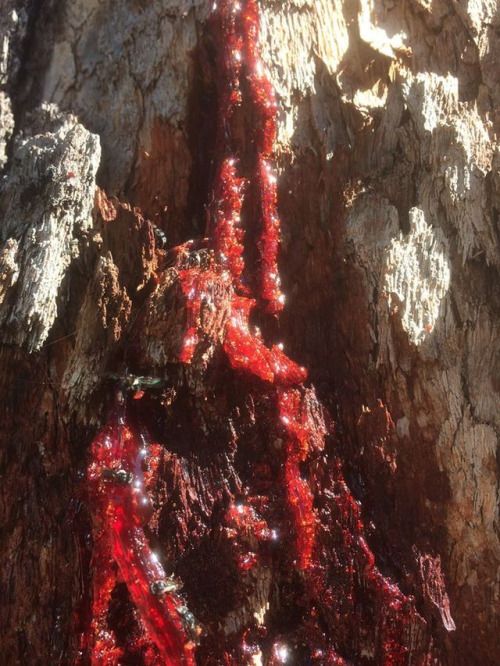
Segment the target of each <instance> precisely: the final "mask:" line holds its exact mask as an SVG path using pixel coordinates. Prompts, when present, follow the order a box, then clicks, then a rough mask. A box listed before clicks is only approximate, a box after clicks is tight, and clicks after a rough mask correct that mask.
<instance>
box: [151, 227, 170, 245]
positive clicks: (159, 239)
mask: <svg viewBox="0 0 500 666" xmlns="http://www.w3.org/2000/svg"><path fill="white" fill-rule="evenodd" d="M153 233H154V235H155V241H156V247H157V248H158V249H159V250H165V249H166V247H167V245H168V240H167V234H166V233H165V232H164V231H163V229H160V227H157V226H156V225H155V224H154V225H153Z"/></svg>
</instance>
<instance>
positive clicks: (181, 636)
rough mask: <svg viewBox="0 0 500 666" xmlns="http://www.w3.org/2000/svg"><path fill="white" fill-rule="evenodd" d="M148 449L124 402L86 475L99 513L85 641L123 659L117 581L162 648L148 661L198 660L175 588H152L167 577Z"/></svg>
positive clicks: (107, 656)
mask: <svg viewBox="0 0 500 666" xmlns="http://www.w3.org/2000/svg"><path fill="white" fill-rule="evenodd" d="M147 455H148V449H147V438H146V435H145V434H144V433H141V434H139V433H137V432H136V431H135V430H134V429H133V428H132V427H130V425H129V424H127V419H126V412H125V409H124V408H117V410H116V412H115V413H114V414H113V415H112V416H111V418H110V421H109V423H108V425H107V426H106V427H105V428H104V429H103V430H102V431H101V432H100V433H99V434H98V436H97V437H96V439H95V440H94V442H93V443H92V446H91V462H90V465H89V468H88V482H89V494H90V498H91V501H92V508H93V517H94V553H93V572H94V579H93V606H92V625H91V632H90V635H89V637H88V638H87V645H86V646H85V647H87V648H88V650H89V651H90V660H91V663H92V664H96V665H97V664H117V663H119V658H120V657H121V655H122V651H121V649H120V648H118V647H117V646H116V642H115V637H114V635H113V633H112V632H111V631H110V630H109V629H108V617H107V616H108V611H109V604H110V599H111V593H112V591H113V589H114V587H115V584H116V582H117V581H123V582H124V583H125V584H126V585H127V589H128V592H129V594H130V597H131V599H132V601H133V603H134V605H135V607H136V609H137V611H138V615H139V618H140V622H141V624H142V625H143V628H144V631H145V634H146V635H147V637H148V639H149V641H151V643H152V644H153V645H154V646H155V648H156V650H153V651H150V652H149V659H147V661H148V663H150V664H152V663H162V664H172V665H174V664H183V665H185V666H193V665H194V663H195V661H194V656H193V655H194V647H195V645H194V642H193V640H192V638H191V637H190V636H189V631H188V630H187V629H186V627H185V625H184V620H183V617H182V615H181V613H180V612H179V609H181V611H182V609H183V608H184V607H185V604H184V601H183V600H182V598H181V597H180V596H179V595H178V594H176V593H173V592H168V593H167V592H165V593H162V594H155V593H154V591H153V590H154V586H155V584H157V583H158V581H165V580H166V579H167V576H166V574H165V571H164V569H163V566H162V565H161V563H160V561H159V558H158V556H157V555H156V554H155V553H153V552H152V551H151V548H150V546H149V543H148V540H147V538H146V535H145V533H144V523H145V519H146V517H147V514H148V502H149V500H148V498H147V496H146V494H145V490H144V474H143V465H144V464H145V461H146V457H147ZM113 474H114V475H115V477H114V476H113ZM117 474H121V475H124V474H126V475H129V477H128V478H129V479H130V481H127V482H122V481H120V480H117V479H116V475H117ZM119 478H121V477H119ZM139 640H140V639H139Z"/></svg>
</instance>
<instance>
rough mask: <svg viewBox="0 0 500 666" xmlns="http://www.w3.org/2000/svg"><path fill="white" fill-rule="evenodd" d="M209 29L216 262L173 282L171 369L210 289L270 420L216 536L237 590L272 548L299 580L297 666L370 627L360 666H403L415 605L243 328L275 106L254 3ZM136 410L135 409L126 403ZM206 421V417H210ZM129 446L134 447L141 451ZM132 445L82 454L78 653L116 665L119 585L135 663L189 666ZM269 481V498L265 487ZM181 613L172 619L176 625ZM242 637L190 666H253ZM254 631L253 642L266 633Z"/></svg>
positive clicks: (300, 376)
mask: <svg viewBox="0 0 500 666" xmlns="http://www.w3.org/2000/svg"><path fill="white" fill-rule="evenodd" d="M216 26H217V29H216V35H217V38H218V40H219V44H218V46H219V55H218V95H219V106H218V109H219V110H218V112H219V118H218V136H217V142H216V144H217V159H218V160H219V163H218V168H217V169H216V171H215V177H214V183H213V189H212V195H211V197H210V198H209V205H208V222H207V232H208V236H209V238H208V246H209V248H210V249H211V250H213V255H214V257H215V260H213V261H212V260H211V262H210V263H209V266H204V267H200V266H198V267H195V268H189V269H184V270H181V271H179V283H180V286H181V290H182V293H183V296H184V298H185V302H186V313H187V314H186V317H187V321H186V331H185V335H184V340H183V345H182V348H181V350H180V352H179V360H180V362H181V363H191V362H192V361H193V359H194V356H195V353H196V350H197V349H198V348H199V345H200V343H202V342H203V332H202V326H201V318H202V308H203V307H204V306H207V305H208V306H209V307H215V306H214V304H213V303H211V301H210V298H209V297H208V294H209V292H210V285H211V284H213V282H214V280H220V279H223V280H224V281H226V285H227V286H228V287H229V289H228V291H229V292H230V293H232V294H233V296H232V300H231V307H230V314H229V316H228V317H227V321H226V324H225V329H224V334H223V340H222V349H223V351H224V354H225V357H226V360H227V365H228V366H229V368H231V369H232V370H233V371H234V373H235V377H237V378H238V381H240V382H241V385H242V386H243V387H244V388H243V389H242V390H244V391H248V392H249V393H250V394H252V391H253V392H254V395H255V396H256V397H258V399H259V400H260V401H261V403H263V404H265V405H267V407H266V409H268V411H269V414H271V421H270V422H269V424H268V429H269V430H270V431H271V432H272V437H271V440H272V439H274V446H275V453H274V454H273V455H272V456H271V459H272V460H271V461H268V462H262V463H261V464H260V466H259V464H258V463H255V466H254V469H253V478H254V479H255V480H256V483H257V484H258V486H259V488H260V491H259V492H260V493H261V494H260V495H259V497H255V498H246V499H245V500H244V501H243V500H242V501H241V502H233V503H231V504H230V505H229V507H228V508H227V510H226V512H225V514H224V517H223V519H222V526H223V529H224V534H225V535H226V536H227V537H228V538H229V540H230V543H231V544H232V545H231V548H232V550H231V552H232V557H233V561H234V564H235V566H236V569H237V571H238V572H239V575H240V577H242V578H243V579H244V580H246V578H245V577H247V578H248V576H251V575H252V572H253V571H254V570H256V568H257V567H259V566H261V565H262V563H263V562H265V558H266V557H268V556H266V555H265V552H266V551H265V549H264V550H262V549H261V546H262V544H268V546H269V544H272V543H274V544H275V547H277V548H280V547H281V549H282V552H281V554H280V558H281V560H282V561H283V562H285V563H287V566H291V567H292V568H293V570H294V571H295V572H296V574H297V575H298V576H299V577H300V580H301V581H302V582H303V586H304V592H303V599H302V604H303V607H304V608H306V609H307V612H306V611H304V617H303V618H302V622H303V626H302V629H301V630H300V632H299V633H298V634H297V635H296V641H297V642H302V645H307V646H308V648H309V653H308V657H307V659H306V661H305V662H304V663H308V664H309V663H310V664H321V665H322V666H327V665H332V666H341V665H344V664H346V665H347V664H348V663H351V662H350V661H349V659H344V658H343V657H342V656H340V654H339V649H338V645H339V644H341V645H343V646H344V647H345V646H349V645H350V643H349V640H348V639H347V638H345V637H346V636H348V635H349V632H350V631H352V625H353V623H355V624H356V623H357V624H359V623H360V622H361V623H362V622H363V621H364V619H365V620H366V619H367V618H369V624H370V626H371V627H372V628H373V627H374V632H375V638H374V639H373V640H372V644H373V643H375V648H373V649H374V653H373V654H372V656H371V657H370V660H368V661H365V660H364V657H363V658H362V659H363V660H362V661H360V663H363V664H364V663H376V664H381V665H382V666H403V665H404V664H408V663H410V658H411V645H412V638H411V635H412V632H413V631H414V627H415V620H416V618H418V616H417V613H416V611H415V606H414V603H413V600H412V599H411V598H408V597H406V596H405V595H404V594H402V592H401V591H400V590H399V588H398V587H397V585H395V584H394V583H392V582H391V581H390V580H389V579H388V578H387V577H384V576H383V575H382V574H381V572H380V571H379V569H378V568H377V566H376V564H375V557H374V554H373V552H372V551H371V549H370V547H369V545H368V543H367V540H366V535H365V529H364V525H363V521H362V519H361V510H360V505H359V503H358V502H357V501H356V500H355V499H354V497H353V495H352V494H351V492H350V490H349V488H348V486H347V484H346V482H345V480H344V477H343V474H342V469H341V466H340V463H338V461H337V462H331V463H329V465H330V466H329V467H328V469H327V471H326V473H325V472H324V471H323V473H320V471H318V470H320V469H321V466H319V465H316V466H314V463H315V461H316V462H317V461H318V460H320V458H321V456H323V455H324V452H325V445H326V437H327V435H328V432H327V428H326V427H325V426H324V421H322V419H320V418H317V416H315V415H314V413H313V412H312V411H311V409H312V407H311V404H315V405H317V400H316V399H315V398H314V399H311V395H313V393H314V392H313V390H312V389H308V388H306V387H305V386H304V383H305V382H306V380H307V371H306V370H305V369H304V368H303V367H301V366H299V365H298V364H296V363H295V362H294V361H292V360H291V359H290V358H289V357H288V356H287V355H286V354H285V353H284V351H283V349H282V347H281V346H280V345H269V344H267V343H266V341H265V339H264V338H263V336H262V335H261V334H260V332H259V331H258V329H257V328H255V327H254V326H253V324H252V321H251V320H252V314H253V312H254V310H256V309H261V311H263V312H266V313H270V314H273V315H275V314H276V313H278V312H279V311H280V310H281V309H282V307H283V303H284V298H283V295H282V293H281V290H280V280H279V274H278V267H277V258H278V251H279V239H280V222H279V218H278V213H277V184H276V178H275V176H274V173H273V170H272V166H271V158H272V152H273V150H274V144H275V140H276V113H277V104H276V99H275V95H274V91H273V89H272V86H271V83H270V81H269V78H268V76H267V75H266V74H265V69H264V67H263V64H262V62H261V60H260V56H259V46H258V36H259V13H258V4H257V2H256V1H255V0H246V1H244V2H242V3H241V4H240V3H239V2H234V1H230V0H222V1H219V3H218V8H217V11H216ZM242 76H246V78H247V83H248V88H249V90H250V99H249V100H248V103H249V104H251V105H253V111H254V115H256V117H257V120H256V125H255V128H254V130H253V132H254V136H253V145H254V147H255V155H254V165H255V167H254V173H253V176H252V178H253V186H254V188H255V191H256V192H257V193H258V200H259V207H260V216H261V219H260V232H259V234H258V235H257V237H256V238H251V237H250V235H249V234H245V232H244V223H243V221H242V211H243V198H244V190H245V182H244V180H243V178H242V177H241V176H240V175H239V174H238V162H237V159H236V157H237V156H235V155H233V152H232V151H233V145H232V136H231V132H232V130H231V121H232V117H233V114H234V112H235V109H236V108H237V107H238V106H239V105H241V104H242V103H244V102H245V100H244V99H243V95H242V92H241V90H242V87H241V85H240V81H241V77H242ZM250 242H255V243H256V247H257V249H258V254H259V257H260V263H259V279H258V280H257V281H256V282H255V281H253V284H256V289H255V293H250V289H249V288H248V287H244V285H243V276H244V272H245V264H244V250H245V244H248V243H250ZM250 282H252V281H250ZM255 387H257V388H255ZM136 397H138V398H141V397H142V395H137V394H136ZM217 408H218V407H217V405H214V410H217ZM140 437H142V442H139V439H140ZM144 442H147V437H146V435H145V434H144V433H142V434H141V433H139V434H138V433H137V432H136V431H135V430H134V428H133V427H132V426H131V425H130V424H128V423H127V420H126V418H125V415H124V412H122V416H121V417H120V416H118V415H117V412H116V411H115V412H114V413H113V415H112V417H111V419H110V422H109V424H108V425H107V426H106V427H105V428H104V429H103V430H102V431H101V433H100V434H99V435H98V436H97V438H96V439H95V441H94V443H93V445H92V447H91V462H90V466H89V474H88V478H89V488H90V497H91V502H92V513H93V519H94V556H93V558H94V559H93V561H94V566H93V571H94V587H93V589H94V593H93V606H92V623H91V631H90V634H89V637H87V642H86V646H87V649H88V650H90V652H91V657H92V663H94V664H116V663H119V660H120V658H121V656H122V649H121V647H120V646H118V645H117V644H116V640H115V637H114V635H113V632H112V631H110V630H109V628H108V621H107V613H108V606H109V603H110V597H111V593H112V591H113V589H114V587H115V584H116V582H117V581H123V582H124V583H125V584H126V586H127V588H128V591H129V594H130V597H131V600H132V601H133V604H134V606H135V608H136V610H137V614H138V617H139V620H140V624H141V625H142V628H143V631H144V635H143V637H142V638H141V639H140V641H142V643H141V644H142V645H143V646H146V647H147V650H146V648H145V649H144V650H143V662H144V663H145V664H155V663H162V664H194V663H195V656H194V652H195V645H194V642H193V636H192V629H193V627H192V626H191V631H190V627H189V626H187V625H186V611H187V609H186V608H185V605H184V601H183V599H182V598H181V597H180V596H179V594H178V593H177V592H175V591H174V592H168V593H164V594H162V595H156V594H153V592H152V587H153V586H154V583H155V582H156V581H158V580H163V579H165V572H164V570H163V567H162V566H161V564H160V563H159V559H158V557H157V556H155V555H154V554H153V553H152V551H151V548H150V546H149V544H148V540H147V538H146V534H145V532H144V529H143V526H144V521H145V515H146V514H147V507H146V510H145V507H144V506H143V505H144V504H146V505H147V502H148V498H147V490H148V487H149V486H150V485H151V484H153V482H154V478H155V476H156V468H155V467H154V466H150V467H149V471H147V472H146V475H144V470H143V467H142V466H143V463H144V459H145V458H144V456H145V455H146V456H147V455H148V453H147V450H148V449H151V446H152V445H148V446H146V449H145V444H144ZM155 446H159V445H155ZM145 450H146V453H144V451H145ZM141 451H142V453H141ZM157 459H158V456H157V455H156V456H152V461H153V462H154V460H157ZM330 460H332V459H330ZM276 463H278V465H279V470H280V471H279V473H278V475H277V476H276V477H273V472H272V469H271V468H272V465H273V464H275V465H276ZM110 469H111V470H118V469H121V470H125V471H126V472H130V473H131V474H133V475H134V480H138V481H139V483H140V487H137V488H136V487H134V485H133V484H127V485H124V486H120V485H117V484H116V483H113V482H111V481H110V480H109V478H106V471H107V470H110ZM323 469H324V468H323ZM276 481H278V483H279V485H280V488H276V487H274V485H273V484H274V483H275V482H276ZM266 492H267V493H268V494H269V497H267V496H266V495H265V493H266ZM271 494H272V495H273V497H274V498H276V497H281V498H282V502H283V506H282V511H281V512H278V513H277V514H276V515H278V516H279V517H278V518H276V519H275V522H274V526H273V527H271V525H272V523H270V522H269V519H268V518H264V517H263V515H264V514H266V515H270V516H271V517H273V516H274V515H275V514H273V513H272V511H271V510H270V506H271V505H272V504H273V502H272V501H271V499H270V496H271ZM273 501H274V502H275V501H276V499H274V500H273ZM316 505H317V506H316ZM326 526H328V528H327V527H326ZM280 544H281V546H280ZM261 551H262V552H261ZM263 553H264V554H263ZM263 558H264V559H263ZM268 563H269V561H268ZM365 605H366V606H367V607H368V608H369V609H370V610H369V611H367V613H368V615H363V612H364V611H363V608H364V606H365ZM179 609H183V613H184V617H183V616H182V613H180V612H179ZM321 613H322V614H323V616H324V617H323V620H321V618H320V615H321ZM188 617H189V615H188ZM191 617H192V616H191ZM325 617H327V618H328V622H329V625H328V626H334V627H335V636H336V638H335V639H332V637H331V636H329V635H328V632H326V631H325V630H324V626H325V624H324V622H325V620H324V618H325ZM419 619H420V621H421V622H423V620H421V618H419ZM367 623H368V622H367ZM250 631H251V630H250V628H249V629H248V630H245V631H243V632H242V634H241V639H240V641H239V644H238V646H237V647H234V646H233V647H228V648H227V649H226V648H224V649H223V650H221V651H220V654H223V658H222V661H218V662H215V661H211V660H210V659H209V660H207V661H203V660H202V661H199V663H207V664H212V663H224V664H247V663H253V662H251V659H252V658H253V655H256V654H258V653H259V652H260V651H261V645H260V638H259V636H258V635H251V633H250ZM262 631H263V634H262V635H265V630H264V628H262ZM266 639H267V644H268V646H269V647H268V648H267V662H266V663H268V664H283V663H287V662H288V659H289V657H290V647H289V645H287V641H286V637H283V636H280V635H276V636H269V635H268V636H267V638H266ZM138 640H139V639H138ZM269 641H272V642H271V643H269ZM356 649H357V653H358V655H360V654H362V653H363V647H362V646H361V647H359V646H358V647H357V648H356ZM352 650H354V648H352ZM293 663H301V662H299V661H297V662H295V661H293ZM354 663H356V662H354ZM412 663H413V662H412ZM416 663H419V664H421V665H423V664H431V663H432V660H431V658H430V657H429V660H427V657H425V659H424V660H422V659H421V660H420V661H418V662H416Z"/></svg>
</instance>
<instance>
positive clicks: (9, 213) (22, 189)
mask: <svg viewBox="0 0 500 666" xmlns="http://www.w3.org/2000/svg"><path fill="white" fill-rule="evenodd" d="M99 159H100V147H99V139H98V138H97V137H96V136H95V135H93V134H90V133H89V132H87V130H85V129H84V128H83V127H82V125H80V124H79V123H78V122H77V121H76V118H74V117H72V116H69V117H64V116H63V115H62V114H60V113H59V112H58V111H57V109H56V107H53V106H52V107H51V106H44V107H42V108H41V109H40V110H39V112H38V113H37V114H36V116H35V117H34V122H33V124H31V126H30V131H29V133H26V134H25V135H24V136H22V137H17V138H16V142H15V145H14V151H13V155H12V160H11V166H10V169H9V173H8V176H7V178H6V180H5V182H4V183H3V187H2V191H1V195H0V196H1V202H0V205H1V207H2V210H3V212H4V221H3V225H2V228H1V232H0V233H1V236H0V242H2V243H3V247H4V250H3V253H2V254H3V257H4V260H3V262H4V265H5V266H6V270H8V275H7V276H6V277H7V279H8V281H9V282H8V283H7V282H5V283H4V284H3V287H2V292H3V293H2V298H1V304H0V326H1V327H2V339H3V341H4V342H7V343H11V344H16V345H18V346H20V347H23V346H25V347H26V348H27V349H28V350H29V351H37V350H39V349H40V347H41V346H42V344H43V343H44V342H45V340H46V339H47V337H48V335H49V333H50V330H51V328H52V325H53V323H54V321H55V319H56V317H57V307H58V303H59V306H60V307H63V306H64V303H65V298H64V296H63V297H62V298H60V290H61V285H62V284H63V281H64V278H65V276H66V273H67V270H68V268H69V266H70V263H71V261H72V260H73V259H74V258H76V257H77V256H78V244H79V240H80V239H81V238H82V236H83V234H84V233H85V232H86V231H88V230H89V229H90V228H91V225H92V217H91V212H92V206H93V203H94V197H93V194H94V191H93V190H94V187H95V176H96V171H97V167H98V165H99ZM14 248H15V251H13V250H14ZM9 255H10V256H9ZM5 262H7V263H5ZM7 264H10V266H7Z"/></svg>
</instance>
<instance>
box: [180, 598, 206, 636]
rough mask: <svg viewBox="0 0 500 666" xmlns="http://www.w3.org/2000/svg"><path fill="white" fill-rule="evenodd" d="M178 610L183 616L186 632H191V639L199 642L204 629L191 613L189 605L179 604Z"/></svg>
mask: <svg viewBox="0 0 500 666" xmlns="http://www.w3.org/2000/svg"><path fill="white" fill-rule="evenodd" d="M177 612H178V613H179V615H180V616H181V618H182V622H183V624H184V628H185V630H186V632H187V633H188V634H189V637H190V638H191V640H192V641H193V642H194V643H198V641H199V640H200V637H201V635H202V633H203V629H202V628H201V626H200V625H199V624H198V622H197V621H196V618H195V616H194V615H193V614H192V613H191V611H190V610H189V608H188V607H187V606H178V607H177Z"/></svg>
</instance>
